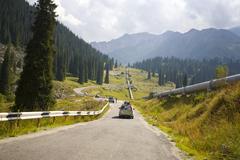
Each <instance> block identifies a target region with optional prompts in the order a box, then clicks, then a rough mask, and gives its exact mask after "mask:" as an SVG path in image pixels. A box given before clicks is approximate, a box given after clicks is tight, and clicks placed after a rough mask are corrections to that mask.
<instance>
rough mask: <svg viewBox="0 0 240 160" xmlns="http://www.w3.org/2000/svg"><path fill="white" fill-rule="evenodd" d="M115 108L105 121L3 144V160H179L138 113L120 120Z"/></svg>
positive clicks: (0, 155)
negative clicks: (131, 117)
mask: <svg viewBox="0 0 240 160" xmlns="http://www.w3.org/2000/svg"><path fill="white" fill-rule="evenodd" d="M120 105H121V103H120V102H119V103H117V104H112V105H111V109H110V111H109V112H108V113H107V114H106V115H105V116H104V118H102V119H100V120H96V121H92V122H88V123H80V124H76V125H72V126H66V127H61V128H56V129H51V130H48V131H43V132H39V133H33V134H29V135H25V136H20V137H15V138H9V139H5V140H1V141H0V160H177V159H180V158H179V157H181V156H182V155H181V152H180V151H179V150H178V149H177V148H176V147H175V146H174V145H173V144H172V143H170V141H169V140H168V139H167V138H166V137H165V136H164V135H163V134H162V133H161V132H159V131H157V130H155V129H153V128H152V127H151V126H149V125H148V124H147V123H146V122H145V121H144V120H143V119H142V117H141V116H140V115H139V114H138V113H137V112H136V111H135V113H134V115H135V119H133V120H132V119H119V118H118V117H117V116H118V107H119V106H120Z"/></svg>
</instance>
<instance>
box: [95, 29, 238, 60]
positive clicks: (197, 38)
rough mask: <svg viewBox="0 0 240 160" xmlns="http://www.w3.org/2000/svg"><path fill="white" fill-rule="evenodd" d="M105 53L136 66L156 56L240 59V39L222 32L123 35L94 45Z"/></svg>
mask: <svg viewBox="0 0 240 160" xmlns="http://www.w3.org/2000/svg"><path fill="white" fill-rule="evenodd" d="M92 46H93V47H95V48H97V49H99V50H100V51H102V52H103V53H106V54H108V55H110V56H115V57H116V58H118V59H119V60H120V61H122V62H124V63H127V62H136V61H140V60H143V59H146V58H153V57H157V56H163V57H171V56H175V57H179V58H195V59H203V58H215V57H227V58H238V59H239V58H240V54H239V52H240V37H238V36H237V35H236V34H234V33H232V32H230V31H228V30H223V29H214V28H210V29H204V30H195V29H192V30H190V31H188V32H186V33H179V32H171V31H168V32H165V33H163V34H161V35H153V34H148V33H139V34H132V35H124V36H122V37H120V38H118V39H115V40H112V41H109V42H99V43H96V42H95V43H92Z"/></svg>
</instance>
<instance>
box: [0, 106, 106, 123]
mask: <svg viewBox="0 0 240 160" xmlns="http://www.w3.org/2000/svg"><path fill="white" fill-rule="evenodd" d="M108 105H109V103H107V104H106V105H105V106H104V107H103V108H102V109H101V110H99V111H44V112H10V113H0V121H12V120H25V119H41V118H50V117H53V118H55V117H64V116H65V117H66V116H95V115H99V114H101V113H102V112H103V111H104V110H105V109H106V107H107V106H108Z"/></svg>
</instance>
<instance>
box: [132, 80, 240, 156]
mask: <svg viewBox="0 0 240 160" xmlns="http://www.w3.org/2000/svg"><path fill="white" fill-rule="evenodd" d="M133 103H134V104H135V107H136V108H137V109H138V110H139V111H140V112H141V113H142V114H143V116H144V117H145V118H146V120H147V121H148V122H149V123H150V124H152V125H154V126H157V127H159V128H160V129H161V130H163V131H165V132H167V133H168V134H169V135H170V136H171V137H172V139H173V140H174V141H176V144H177V146H178V147H179V148H181V149H182V150H184V151H186V152H187V153H189V155H191V156H194V157H195V158H196V159H199V160H202V159H212V160H216V159H229V160H237V159H240V134H239V133H240V123H239V122H240V83H237V84H234V85H229V86H225V87H224V88H219V89H217V90H215V91H212V92H199V93H195V94H191V95H182V96H173V97H169V98H164V99H151V100H148V101H146V100H137V101H134V102H133Z"/></svg>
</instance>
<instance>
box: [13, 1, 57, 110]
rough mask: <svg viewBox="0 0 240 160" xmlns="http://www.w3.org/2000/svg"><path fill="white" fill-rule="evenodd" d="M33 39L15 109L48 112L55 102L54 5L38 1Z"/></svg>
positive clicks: (51, 2) (27, 51)
mask: <svg viewBox="0 0 240 160" xmlns="http://www.w3.org/2000/svg"><path fill="white" fill-rule="evenodd" d="M35 7H36V19H35V22H34V24H33V27H32V31H33V38H32V39H31V40H30V42H29V43H28V45H27V48H26V53H27V55H26V56H25V59H24V62H25V65H24V67H23V72H22V73H21V77H20V80H19V83H18V88H17V91H16V100H15V107H14V110H20V111H23V110H24V111H33V110H48V109H49V108H50V107H52V106H53V105H54V103H55V99H54V97H53V93H52V88H53V85H52V78H53V73H52V72H53V57H54V54H55V50H54V47H53V45H54V37H53V34H54V29H55V25H56V19H55V18H56V13H55V9H56V7H57V6H56V5H55V4H54V2H53V0H38V4H37V5H36V6H35Z"/></svg>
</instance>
